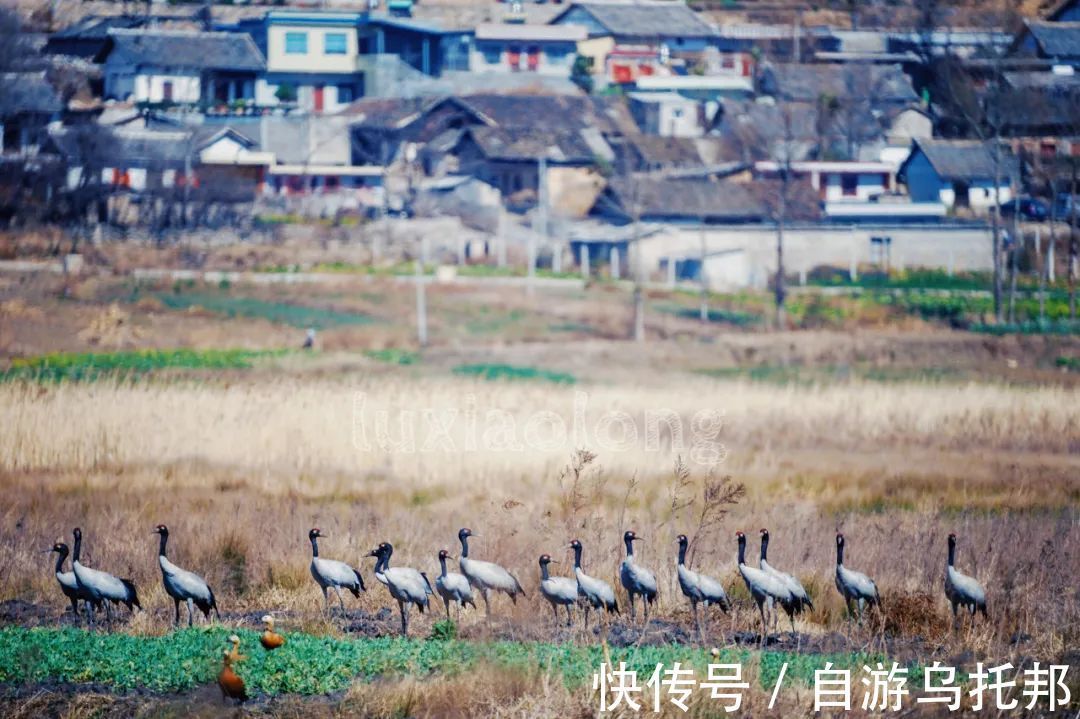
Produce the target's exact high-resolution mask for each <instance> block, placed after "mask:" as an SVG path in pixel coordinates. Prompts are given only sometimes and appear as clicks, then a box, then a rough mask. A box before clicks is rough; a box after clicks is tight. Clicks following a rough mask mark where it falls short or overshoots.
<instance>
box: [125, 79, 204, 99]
mask: <svg viewBox="0 0 1080 719" xmlns="http://www.w3.org/2000/svg"><path fill="white" fill-rule="evenodd" d="M170 86H171V91H169V92H167V90H169V88H170ZM170 92H171V96H170ZM167 96H170V97H168V99H171V101H172V102H182V103H196V102H199V100H200V98H201V97H202V83H201V82H200V80H199V76H198V75H190V74H165V73H162V74H139V75H136V76H135V78H134V87H133V90H132V92H131V99H133V100H135V102H164V101H165V100H166V99H167ZM121 99H123V98H121Z"/></svg>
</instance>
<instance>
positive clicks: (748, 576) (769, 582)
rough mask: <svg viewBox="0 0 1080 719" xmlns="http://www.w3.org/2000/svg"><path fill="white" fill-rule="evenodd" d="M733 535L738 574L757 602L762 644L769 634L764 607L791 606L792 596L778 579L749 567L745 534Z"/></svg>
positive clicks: (772, 609)
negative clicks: (737, 552) (736, 548)
mask: <svg viewBox="0 0 1080 719" xmlns="http://www.w3.org/2000/svg"><path fill="white" fill-rule="evenodd" d="M735 537H736V538H737V539H738V542H739V555H738V563H739V574H741V575H742V578H743V581H744V582H746V588H747V589H748V590H749V591H750V596H751V597H753V599H754V602H755V603H756V604H757V607H758V612H760V613H761V644H762V645H764V644H765V640H766V638H767V637H768V636H769V623H768V621H767V620H766V619H765V607H766V606H768V608H769V612H775V611H776V605H777V604H781V605H784V606H785V607H787V606H791V605H792V604H793V603H794V597H792V596H791V591H790V590H789V589H788V588H787V586H786V585H785V584H784V583H783V582H781V581H780V580H779V579H777V578H776V577H774V576H773V575H771V574H769V573H768V572H766V571H765V570H763V569H758V568H757V567H751V566H750V565H748V564H747V563H746V535H745V534H743V533H742V532H735Z"/></svg>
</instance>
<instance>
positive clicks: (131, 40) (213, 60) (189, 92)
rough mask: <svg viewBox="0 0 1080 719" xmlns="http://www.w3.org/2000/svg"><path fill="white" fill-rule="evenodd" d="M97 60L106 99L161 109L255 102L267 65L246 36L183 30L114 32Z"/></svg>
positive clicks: (110, 33)
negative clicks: (155, 105)
mask: <svg viewBox="0 0 1080 719" xmlns="http://www.w3.org/2000/svg"><path fill="white" fill-rule="evenodd" d="M97 60H98V62H101V63H103V72H104V78H105V97H106V98H107V99H115V100H130V101H133V102H137V103H150V104H163V105H173V104H176V105H196V106H199V105H203V106H206V105H209V106H212V105H215V104H222V105H226V104H229V103H234V102H240V103H247V102H251V101H254V100H255V97H256V91H255V86H256V82H257V78H259V77H260V75H261V73H262V72H263V70H264V68H265V66H266V65H265V61H264V60H263V56H262V54H261V53H260V52H259V49H258V48H257V47H256V46H255V43H253V42H252V41H251V38H250V37H247V36H246V35H234V34H231V33H223V32H196V31H180V30H110V31H109V39H108V42H106V44H105V47H104V48H103V49H102V50H101V51H100V53H99V54H98V57H97Z"/></svg>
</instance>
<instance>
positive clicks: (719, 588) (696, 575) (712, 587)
mask: <svg viewBox="0 0 1080 719" xmlns="http://www.w3.org/2000/svg"><path fill="white" fill-rule="evenodd" d="M675 541H677V542H678V543H679V562H678V566H677V570H678V574H679V587H680V588H681V589H682V593H683V594H684V595H685V596H686V598H687V599H689V600H690V606H691V608H692V609H693V610H694V624H696V625H697V627H698V631H699V632H701V621H700V619H699V618H698V603H699V602H700V603H702V604H704V605H705V608H706V609H708V608H709V607H711V606H713V605H716V606H718V607H720V610H721V611H723V612H727V611H728V610H729V609H731V603H730V602H729V601H728V597H727V593H725V592H724V585H722V584H721V583H720V582H719V581H717V580H715V579H713V578H712V577H710V576H708V575H706V574H702V573H700V572H695V571H693V570H692V569H690V568H689V567H687V566H686V550H687V548H688V547H689V546H690V540H689V539H687V537H686V535H685V534H680V535H679V536H678V537H676V539H675Z"/></svg>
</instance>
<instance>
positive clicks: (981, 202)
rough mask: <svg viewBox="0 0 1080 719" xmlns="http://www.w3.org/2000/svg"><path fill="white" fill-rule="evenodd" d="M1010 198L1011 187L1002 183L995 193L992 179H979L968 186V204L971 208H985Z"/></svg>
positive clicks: (1011, 196)
mask: <svg viewBox="0 0 1080 719" xmlns="http://www.w3.org/2000/svg"><path fill="white" fill-rule="evenodd" d="M995 194H996V197H995ZM1012 198H1013V195H1012V189H1011V188H1010V187H1009V186H1008V185H1002V186H1001V188H1000V189H999V190H998V192H997V193H995V192H994V181H993V180H979V181H976V182H973V183H971V186H970V187H969V188H968V206H969V207H971V209H973V210H987V209H989V208H991V207H993V206H994V204H995V203H997V204H1001V203H1003V202H1008V201H1009V200H1011V199H1012Z"/></svg>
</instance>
